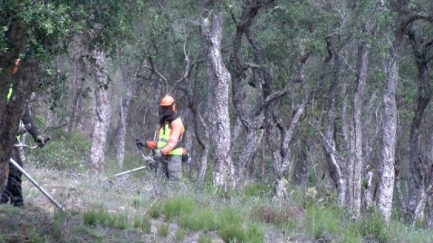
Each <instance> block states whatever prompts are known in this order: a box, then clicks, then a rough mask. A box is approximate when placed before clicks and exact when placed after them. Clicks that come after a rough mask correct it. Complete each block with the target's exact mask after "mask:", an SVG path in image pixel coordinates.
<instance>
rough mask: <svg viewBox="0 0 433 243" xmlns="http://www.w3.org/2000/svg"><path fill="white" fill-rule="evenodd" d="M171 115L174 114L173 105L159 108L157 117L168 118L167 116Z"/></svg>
mask: <svg viewBox="0 0 433 243" xmlns="http://www.w3.org/2000/svg"><path fill="white" fill-rule="evenodd" d="M173 113H174V111H173V105H170V106H159V115H160V116H168V115H172V114H173Z"/></svg>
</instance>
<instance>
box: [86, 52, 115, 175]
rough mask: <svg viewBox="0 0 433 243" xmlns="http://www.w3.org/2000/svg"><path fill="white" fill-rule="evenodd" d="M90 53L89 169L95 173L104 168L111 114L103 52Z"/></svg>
mask: <svg viewBox="0 0 433 243" xmlns="http://www.w3.org/2000/svg"><path fill="white" fill-rule="evenodd" d="M91 54H92V57H91V58H92V59H91V66H92V68H93V70H94V73H95V77H94V81H95V91H94V92H95V108H94V117H93V136H92V144H91V147H90V169H91V170H92V171H94V172H96V173H101V172H102V171H103V170H104V156H105V151H104V149H105V143H106V140H107V131H108V127H109V125H110V116H111V108H110V100H109V98H108V97H109V95H108V70H107V64H106V59H105V55H104V53H103V52H101V51H96V50H95V51H93V52H92V53H91Z"/></svg>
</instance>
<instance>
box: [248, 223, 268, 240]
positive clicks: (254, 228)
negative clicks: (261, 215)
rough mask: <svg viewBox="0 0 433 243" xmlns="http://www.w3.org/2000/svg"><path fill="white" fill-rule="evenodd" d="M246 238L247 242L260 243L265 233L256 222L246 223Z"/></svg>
mask: <svg viewBox="0 0 433 243" xmlns="http://www.w3.org/2000/svg"><path fill="white" fill-rule="evenodd" d="M246 231H247V232H246V238H247V242H249V243H262V242H264V239H265V234H264V233H263V231H262V230H261V229H260V228H259V226H258V225H257V224H253V223H251V224H248V226H247V230H246Z"/></svg>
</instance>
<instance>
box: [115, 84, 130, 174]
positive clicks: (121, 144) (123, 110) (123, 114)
mask: <svg viewBox="0 0 433 243" xmlns="http://www.w3.org/2000/svg"><path fill="white" fill-rule="evenodd" d="M126 86H127V87H126V94H125V97H124V98H123V99H122V101H121V104H120V121H119V131H118V133H117V135H116V136H117V138H118V140H117V144H116V146H117V162H118V165H119V167H120V168H122V167H123V162H124V160H125V140H126V128H127V126H128V124H127V117H128V111H129V107H130V105H131V99H132V85H130V84H129V85H128V84H127V85H126Z"/></svg>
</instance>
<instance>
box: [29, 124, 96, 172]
mask: <svg viewBox="0 0 433 243" xmlns="http://www.w3.org/2000/svg"><path fill="white" fill-rule="evenodd" d="M90 144H91V142H90V140H89V139H88V138H86V137H85V136H84V135H82V134H80V133H74V134H72V136H71V139H70V140H66V135H65V134H63V132H61V131H56V133H54V134H53V136H52V138H51V140H50V141H48V142H47V144H46V145H45V146H44V147H43V148H42V149H35V150H32V151H31V152H30V151H29V152H28V155H27V156H28V161H29V162H30V163H32V164H34V165H36V166H40V167H45V168H52V169H58V170H78V171H82V170H83V169H85V168H86V167H85V165H84V164H83V162H82V161H83V158H85V156H88V154H89V152H90Z"/></svg>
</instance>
